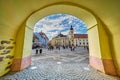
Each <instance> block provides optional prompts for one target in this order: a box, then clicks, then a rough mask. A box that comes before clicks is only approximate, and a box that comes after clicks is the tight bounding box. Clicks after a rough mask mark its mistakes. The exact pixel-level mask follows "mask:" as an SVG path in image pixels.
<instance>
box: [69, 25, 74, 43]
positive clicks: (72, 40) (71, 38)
mask: <svg viewBox="0 0 120 80" xmlns="http://www.w3.org/2000/svg"><path fill="white" fill-rule="evenodd" d="M69 36H70V45H74V29H73V27H72V26H71V28H70V32H69Z"/></svg>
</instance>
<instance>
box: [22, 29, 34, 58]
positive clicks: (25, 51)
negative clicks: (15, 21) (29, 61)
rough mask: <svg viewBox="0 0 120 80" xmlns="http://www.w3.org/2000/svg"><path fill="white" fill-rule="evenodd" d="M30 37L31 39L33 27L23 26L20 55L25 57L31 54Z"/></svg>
mask: <svg viewBox="0 0 120 80" xmlns="http://www.w3.org/2000/svg"><path fill="white" fill-rule="evenodd" d="M32 39H33V29H32V28H29V27H25V38H24V46H23V53H22V57H27V56H30V55H31V52H32Z"/></svg>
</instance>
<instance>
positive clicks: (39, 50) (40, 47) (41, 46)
mask: <svg viewBox="0 0 120 80" xmlns="http://www.w3.org/2000/svg"><path fill="white" fill-rule="evenodd" d="M39 48H40V50H39V52H40V54H42V46H39Z"/></svg>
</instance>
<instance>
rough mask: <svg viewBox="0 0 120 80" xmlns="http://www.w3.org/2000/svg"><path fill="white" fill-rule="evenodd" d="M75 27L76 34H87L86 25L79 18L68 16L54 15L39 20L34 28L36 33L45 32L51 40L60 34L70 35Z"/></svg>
mask: <svg viewBox="0 0 120 80" xmlns="http://www.w3.org/2000/svg"><path fill="white" fill-rule="evenodd" d="M71 26H73V29H74V34H87V26H86V24H85V23H84V22H83V21H82V20H80V19H79V18H77V17H75V16H72V15H68V14H53V15H50V16H47V17H44V18H43V19H41V20H39V21H38V22H37V23H36V24H35V26H34V32H40V31H42V32H44V33H45V34H46V35H47V37H48V38H49V39H50V40H51V39H52V38H53V37H55V36H57V35H58V34H59V33H62V34H64V35H68V34H69V30H70V27H71Z"/></svg>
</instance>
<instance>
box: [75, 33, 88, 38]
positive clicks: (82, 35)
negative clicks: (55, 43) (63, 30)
mask: <svg viewBox="0 0 120 80" xmlns="http://www.w3.org/2000/svg"><path fill="white" fill-rule="evenodd" d="M74 38H88V34H74Z"/></svg>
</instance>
